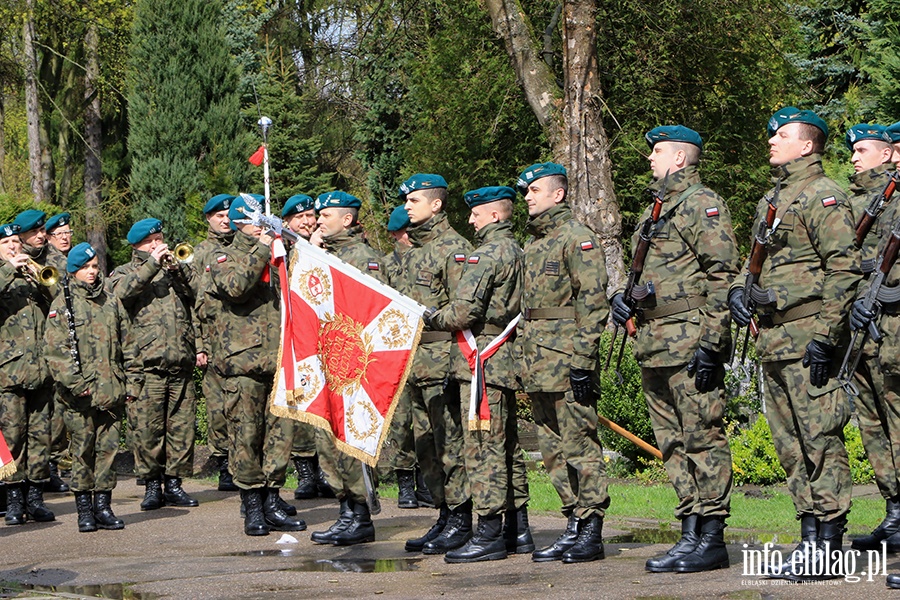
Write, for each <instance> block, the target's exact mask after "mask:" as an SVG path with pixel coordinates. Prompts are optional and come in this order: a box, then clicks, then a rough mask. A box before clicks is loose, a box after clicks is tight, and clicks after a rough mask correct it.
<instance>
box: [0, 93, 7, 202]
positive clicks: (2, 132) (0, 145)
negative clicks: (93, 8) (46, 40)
mask: <svg viewBox="0 0 900 600" xmlns="http://www.w3.org/2000/svg"><path fill="white" fill-rule="evenodd" d="M5 103H6V97H5V96H4V94H3V86H0V194H2V193H4V192H6V187H5V186H4V185H3V165H5V164H6V109H5V106H4V105H5Z"/></svg>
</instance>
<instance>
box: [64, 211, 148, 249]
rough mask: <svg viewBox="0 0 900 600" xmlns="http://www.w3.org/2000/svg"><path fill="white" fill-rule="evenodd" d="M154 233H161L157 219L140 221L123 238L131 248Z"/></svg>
mask: <svg viewBox="0 0 900 600" xmlns="http://www.w3.org/2000/svg"><path fill="white" fill-rule="evenodd" d="M154 233H162V221H160V220H159V219H141V220H140V221H138V222H137V223H135V224H134V225H132V226H131V229H129V230H128V235H127V236H125V238H126V239H127V240H128V243H129V244H131V245H132V246H133V245H135V244H140V243H141V242H143V241H144V240H145V239H147V237H148V236H151V235H153V234H154ZM70 252H71V250H70Z"/></svg>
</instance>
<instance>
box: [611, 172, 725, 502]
mask: <svg viewBox="0 0 900 600" xmlns="http://www.w3.org/2000/svg"><path fill="white" fill-rule="evenodd" d="M661 186H662V181H657V182H655V183H654V185H653V186H652V190H653V191H655V192H658V191H659V190H660V188H661ZM665 194H666V195H665V198H664V199H663V205H662V212H661V216H660V221H659V223H658V224H657V226H656V227H655V230H654V231H653V232H652V233H651V235H652V237H653V241H652V242H651V245H650V249H649V251H648V252H647V257H646V259H645V261H644V270H643V277H642V280H641V283H645V284H646V283H653V285H654V287H655V289H656V304H655V307H652V308H650V307H647V308H645V309H643V310H639V313H638V318H637V320H636V322H637V325H638V333H637V337H636V339H635V343H634V347H635V356H636V357H637V359H638V361H639V362H640V365H641V378H642V380H643V389H644V397H645V398H646V400H647V406H648V408H649V411H650V420H651V422H652V424H653V431H654V433H655V435H656V440H657V443H658V444H659V448H660V451H661V452H662V454H663V460H664V462H665V465H666V470H667V472H668V474H669V479H670V481H671V482H672V485H673V486H674V487H675V491H676V493H677V494H678V506H676V507H675V516H676V517H677V518H679V519H683V518H685V517H686V516H687V515H690V514H697V515H701V516H710V517H712V516H717V517H727V516H728V513H729V501H730V498H731V486H732V472H731V452H730V450H729V449H728V440H727V439H726V437H725V424H724V421H723V419H724V416H725V390H724V379H720V380H719V381H717V386H716V387H715V388H714V389H713V390H711V391H709V392H699V391H697V388H696V386H695V383H694V381H693V377H691V376H690V375H688V373H687V369H686V367H687V364H688V362H689V361H690V360H691V358H692V357H693V356H694V352H696V350H697V348H698V346H701V345H702V346H703V347H704V348H706V349H708V350H711V351H712V352H713V353H715V354H717V355H718V356H719V357H720V358H723V359H724V357H726V356H727V355H728V352H729V351H730V339H731V336H730V331H731V328H730V315H729V312H728V286H729V285H730V283H731V281H732V280H733V279H734V278H735V277H736V276H737V275H738V271H739V269H740V256H739V254H738V249H737V243H736V241H735V239H734V232H733V231H732V229H731V217H730V215H729V213H728V207H727V206H726V205H725V202H724V201H723V200H722V198H720V197H719V195H718V194H716V193H715V192H713V191H712V190H711V189H709V188H708V187H706V186H704V185H703V184H702V183H701V181H700V175H699V173H698V172H697V167H696V166H695V165H690V166H687V167H685V168H683V169H681V170H679V171H676V172H675V173H673V174H672V175H670V176H669V177H668V180H667V181H666V190H665ZM651 208H652V206H651V207H648V208H647V210H645V211H644V214H643V215H641V221H640V222H641V223H643V222H644V221H645V220H646V219H648V218H650V210H651ZM638 238H639V231H638V232H636V233H635V235H634V237H633V238H632V248H635V247H636V246H637V244H638ZM618 291H622V290H618ZM638 306H639V307H640V304H638Z"/></svg>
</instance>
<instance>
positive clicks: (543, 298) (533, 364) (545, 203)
mask: <svg viewBox="0 0 900 600" xmlns="http://www.w3.org/2000/svg"><path fill="white" fill-rule="evenodd" d="M518 187H519V191H520V192H521V193H522V194H523V195H524V196H525V201H526V202H527V204H528V214H529V216H530V217H531V218H530V219H529V221H528V231H529V232H530V233H531V234H532V236H531V238H529V240H528V242H527V243H526V244H525V283H524V295H523V300H522V308H523V313H524V319H523V320H522V321H521V322H520V323H519V336H520V339H521V341H522V347H523V353H524V354H523V356H524V364H523V366H522V380H523V384H524V387H525V391H526V392H527V393H528V396H529V398H530V400H531V406H532V411H533V414H534V421H535V424H536V425H537V426H538V443H539V444H540V448H541V454H543V457H544V467H545V468H546V469H547V472H548V473H549V474H550V480H551V481H552V482H553V485H554V487H555V488H556V492H557V493H558V494H559V497H560V499H561V500H562V512H563V514H564V515H565V516H566V517H567V518H568V525H567V527H566V531H565V532H564V533H563V534H562V535H561V536H560V537H559V539H557V540H556V541H555V542H554V543H553V544H551V545H550V546H548V547H547V548H542V549H540V550H537V551H535V552H534V553H533V554H532V560H534V561H535V562H544V561H553V560H562V561H563V562H567V563H576V562H586V561H591V560H596V559H598V558H603V556H604V554H603V538H602V533H603V516H604V513H605V511H606V509H607V507H608V506H609V494H608V493H607V481H606V469H605V467H604V463H603V448H602V447H601V445H600V440H599V438H598V437H597V422H598V420H597V397H596V389H597V386H598V382H597V381H596V371H597V353H598V348H599V343H600V333H601V332H602V331H603V326H604V324H605V323H606V320H607V318H608V317H609V305H608V303H607V301H606V282H607V278H606V259H605V256H604V254H603V249H602V248H601V247H600V244H599V243H598V242H597V238H596V236H595V235H594V234H593V232H591V230H590V229H588V228H587V227H585V226H584V225H582V224H581V223H579V222H578V221H576V220H575V217H574V216H573V215H572V209H571V208H570V207H569V205H568V204H567V203H566V193H567V191H568V180H567V179H566V170H565V168H563V167H562V165H558V164H555V163H540V164H536V165H532V166H531V167H529V168H528V169H526V170H525V171H524V172H523V173H522V174H521V175H520V176H519V181H518Z"/></svg>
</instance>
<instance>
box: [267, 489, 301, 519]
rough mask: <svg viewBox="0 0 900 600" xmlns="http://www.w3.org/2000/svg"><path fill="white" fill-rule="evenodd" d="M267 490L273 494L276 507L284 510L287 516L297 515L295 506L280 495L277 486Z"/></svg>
mask: <svg viewBox="0 0 900 600" xmlns="http://www.w3.org/2000/svg"><path fill="white" fill-rule="evenodd" d="M269 491H270V492H272V493H274V494H275V502H276V503H277V504H278V508H280V509H281V510H283V511H284V514H286V515H287V516H289V517H296V516H297V507H296V506H294V505H293V504H288V503H287V500H285V499H284V498H282V497H281V490H280V489H278V488H269Z"/></svg>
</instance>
